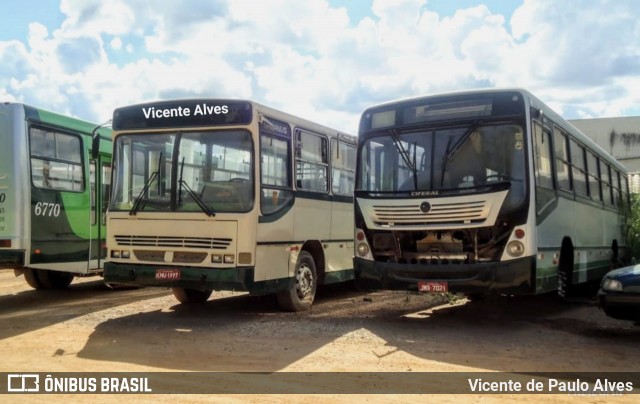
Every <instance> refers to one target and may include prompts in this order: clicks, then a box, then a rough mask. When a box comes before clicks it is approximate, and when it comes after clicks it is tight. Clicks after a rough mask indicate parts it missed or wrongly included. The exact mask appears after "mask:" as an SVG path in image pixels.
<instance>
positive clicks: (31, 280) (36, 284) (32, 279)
mask: <svg viewBox="0 0 640 404" xmlns="http://www.w3.org/2000/svg"><path fill="white" fill-rule="evenodd" d="M36 271H37V269H33V268H25V269H24V279H25V280H26V281H27V284H28V285H29V286H31V287H32V288H34V289H43V286H42V282H40V279H38V274H37V272H36Z"/></svg>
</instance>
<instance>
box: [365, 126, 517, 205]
mask: <svg viewBox="0 0 640 404" xmlns="http://www.w3.org/2000/svg"><path fill="white" fill-rule="evenodd" d="M359 167H360V168H359V171H360V172H359V173H358V175H359V178H358V179H359V181H358V182H359V184H358V185H359V187H358V188H359V190H363V191H369V192H405V191H438V190H445V189H459V190H461V189H469V188H473V187H478V186H483V185H491V184H493V183H499V182H510V183H511V191H510V196H509V197H508V199H509V203H510V204H518V203H521V202H522V201H523V200H524V196H525V192H524V190H525V187H524V178H525V170H524V167H525V158H524V136H523V131H522V128H521V127H520V126H519V125H514V124H501V125H484V126H466V127H459V128H447V129H435V130H433V129H430V130H421V131H412V132H395V133H394V132H390V133H387V134H383V135H381V136H376V137H371V138H369V139H367V140H366V141H364V142H363V145H362V151H361V155H360V165H359ZM470 191H471V189H470Z"/></svg>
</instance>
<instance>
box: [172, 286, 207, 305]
mask: <svg viewBox="0 0 640 404" xmlns="http://www.w3.org/2000/svg"><path fill="white" fill-rule="evenodd" d="M171 290H172V291H173V295H174V296H175V297H176V299H178V301H179V302H180V303H183V304H198V303H204V302H206V301H207V300H209V297H211V293H213V290H208V289H207V290H198V289H187V288H171Z"/></svg>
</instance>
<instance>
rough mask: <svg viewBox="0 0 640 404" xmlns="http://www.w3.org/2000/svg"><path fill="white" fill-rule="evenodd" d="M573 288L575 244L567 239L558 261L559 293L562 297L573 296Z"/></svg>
mask: <svg viewBox="0 0 640 404" xmlns="http://www.w3.org/2000/svg"><path fill="white" fill-rule="evenodd" d="M573 289H574V287H573V245H572V244H571V241H568V240H565V241H564V242H563V243H562V249H561V250H560V261H559V262H558V295H559V296H560V297H561V298H562V299H568V298H570V297H572V296H573V292H574V290H573Z"/></svg>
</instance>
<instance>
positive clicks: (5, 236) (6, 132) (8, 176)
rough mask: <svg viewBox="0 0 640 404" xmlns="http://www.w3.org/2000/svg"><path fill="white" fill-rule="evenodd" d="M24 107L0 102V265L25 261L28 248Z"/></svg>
mask: <svg viewBox="0 0 640 404" xmlns="http://www.w3.org/2000/svg"><path fill="white" fill-rule="evenodd" d="M25 133H26V129H25V115H24V108H23V107H22V105H19V104H11V105H0V139H2V142H3V146H2V148H0V239H1V240H9V242H10V246H7V247H0V267H2V268H19V267H22V266H24V265H26V264H27V261H25V259H26V257H25V250H27V249H28V248H29V232H28V230H27V229H28V227H27V223H28V220H29V216H28V210H27V209H21V207H25V206H28V200H29V199H28V198H29V195H28V192H29V187H28V186H27V184H28V170H27V158H26V154H27V146H26V135H25Z"/></svg>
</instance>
